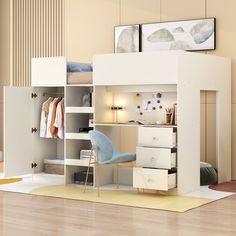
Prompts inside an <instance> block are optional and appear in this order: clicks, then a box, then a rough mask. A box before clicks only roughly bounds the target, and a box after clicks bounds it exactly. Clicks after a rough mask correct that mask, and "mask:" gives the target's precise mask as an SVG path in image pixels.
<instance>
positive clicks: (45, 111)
mask: <svg viewBox="0 0 236 236" xmlns="http://www.w3.org/2000/svg"><path fill="white" fill-rule="evenodd" d="M52 101H53V98H52V97H50V98H48V100H47V101H46V102H44V103H43V105H42V111H41V120H40V133H39V136H40V137H41V138H45V137H46V133H47V119H48V110H49V105H50V103H51V102H52ZM47 107H48V109H47Z"/></svg>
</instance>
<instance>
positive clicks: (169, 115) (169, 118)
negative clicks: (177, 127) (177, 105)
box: [166, 108, 172, 124]
mask: <svg viewBox="0 0 236 236" xmlns="http://www.w3.org/2000/svg"><path fill="white" fill-rule="evenodd" d="M171 116H172V109H171V108H166V124H170V123H171Z"/></svg>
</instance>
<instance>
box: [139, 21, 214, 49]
mask: <svg viewBox="0 0 236 236" xmlns="http://www.w3.org/2000/svg"><path fill="white" fill-rule="evenodd" d="M215 29H216V19H215V18H206V19H196V20H183V21H175V22H162V23H150V24H149V23H147V24H142V25H141V31H142V34H141V35H142V51H156V50H188V51H199V50H215V48H216V47H215V41H216V40H215V35H216V33H215Z"/></svg>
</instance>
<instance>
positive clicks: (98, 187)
mask: <svg viewBox="0 0 236 236" xmlns="http://www.w3.org/2000/svg"><path fill="white" fill-rule="evenodd" d="M96 167H97V168H96V172H97V173H96V177H97V178H96V179H97V189H98V197H100V186H99V185H100V183H99V170H98V169H99V164H96Z"/></svg>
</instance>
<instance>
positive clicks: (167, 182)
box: [133, 167, 176, 191]
mask: <svg viewBox="0 0 236 236" xmlns="http://www.w3.org/2000/svg"><path fill="white" fill-rule="evenodd" d="M133 187H134V188H143V189H156V190H165V191H167V190H169V189H171V188H175V187H176V173H173V174H168V170H157V169H147V168H139V167H134V168H133Z"/></svg>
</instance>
